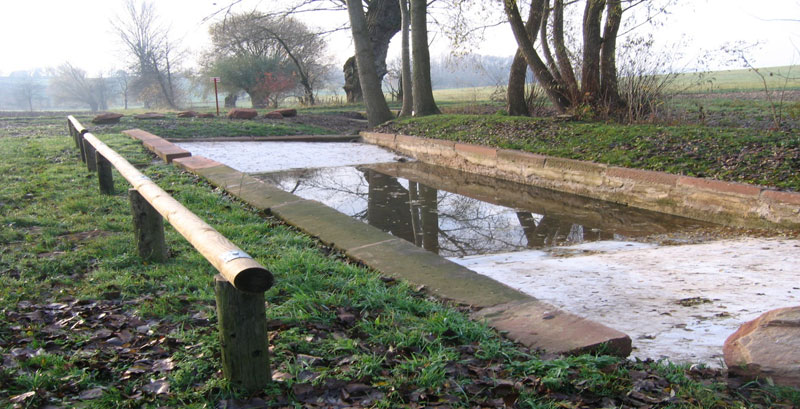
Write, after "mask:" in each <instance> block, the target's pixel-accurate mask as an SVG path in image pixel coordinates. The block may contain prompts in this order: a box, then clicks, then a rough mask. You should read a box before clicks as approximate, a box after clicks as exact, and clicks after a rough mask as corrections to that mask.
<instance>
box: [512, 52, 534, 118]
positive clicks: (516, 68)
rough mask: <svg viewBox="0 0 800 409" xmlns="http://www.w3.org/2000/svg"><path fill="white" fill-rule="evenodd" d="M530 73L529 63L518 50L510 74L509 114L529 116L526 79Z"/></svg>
mask: <svg viewBox="0 0 800 409" xmlns="http://www.w3.org/2000/svg"><path fill="white" fill-rule="evenodd" d="M527 75H528V63H527V62H525V56H524V55H522V51H520V50H517V53H516V54H515V55H514V61H513V62H512V63H511V72H509V74H508V90H506V92H507V94H506V97H507V99H508V106H507V107H506V108H507V110H508V114H509V115H511V116H529V115H530V114H531V113H530V112H529V111H528V103H527V101H526V100H525V79H526V77H527Z"/></svg>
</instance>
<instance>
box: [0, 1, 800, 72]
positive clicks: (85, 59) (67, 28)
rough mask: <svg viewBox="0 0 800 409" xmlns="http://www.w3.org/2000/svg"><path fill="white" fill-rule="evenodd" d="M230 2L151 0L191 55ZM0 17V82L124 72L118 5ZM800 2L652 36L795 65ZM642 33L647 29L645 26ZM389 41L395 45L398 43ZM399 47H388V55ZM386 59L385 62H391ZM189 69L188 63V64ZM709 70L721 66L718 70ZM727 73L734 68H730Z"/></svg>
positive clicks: (488, 48)
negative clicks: (56, 73)
mask: <svg viewBox="0 0 800 409" xmlns="http://www.w3.org/2000/svg"><path fill="white" fill-rule="evenodd" d="M279 1H280V0H242V2H241V3H240V5H239V7H240V10H241V9H252V8H256V7H258V8H262V9H263V8H265V7H267V6H268V5H270V4H275V3H277V2H279ZM229 2H230V1H229V0H156V1H155V2H154V4H155V8H156V11H157V13H158V14H159V16H160V18H161V20H162V23H163V24H165V25H168V26H169V27H170V30H171V33H172V35H173V37H174V38H176V39H179V40H181V42H182V44H183V46H184V47H185V48H187V49H188V50H189V51H192V52H197V51H200V50H202V49H203V48H204V47H206V46H207V45H208V41H209V40H208V34H207V33H208V25H209V22H203V19H204V18H206V17H209V16H211V15H213V14H214V12H216V11H218V10H220V9H221V8H223V7H224V6H226V5H227V4H229ZM4 3H5V4H4V5H3V13H2V15H1V16H0V38H2V39H3V41H2V42H0V56H3V57H2V59H1V60H0V76H4V75H9V74H10V73H12V72H14V71H20V70H32V69H35V68H47V67H57V66H59V65H61V64H63V63H65V62H70V63H71V64H73V65H74V66H77V67H80V68H82V69H85V70H86V71H87V72H89V74H90V75H96V74H99V73H107V72H109V71H112V70H116V69H121V68H124V67H125V65H126V64H125V54H124V53H123V52H122V46H121V44H120V42H119V40H118V38H117V36H116V34H115V33H114V28H113V23H112V20H113V19H114V17H115V16H120V15H123V8H124V4H125V1H124V0H71V1H64V0H17V1H9V0H6V1H5V2H4ZM303 18H304V19H307V23H308V24H309V25H311V26H318V27H323V28H330V27H333V26H336V25H339V24H342V23H343V22H346V14H345V13H343V12H331V13H326V14H321V15H316V16H312V13H307V14H303ZM791 19H794V20H800V0H761V1H758V2H753V1H752V0H678V4H677V5H675V6H673V7H672V8H671V14H670V15H669V16H667V17H666V20H665V21H666V23H667V24H665V25H664V26H662V27H660V28H658V29H655V30H652V32H653V35H654V36H655V37H656V39H657V40H658V43H657V44H661V45H662V46H663V45H667V44H671V43H675V42H676V41H677V40H678V39H681V38H683V39H684V43H683V45H682V46H681V50H682V53H681V54H682V58H683V59H684V60H685V61H686V62H685V63H682V64H681V65H683V66H692V65H693V64H694V60H695V59H696V58H697V56H699V55H702V54H703V53H705V51H707V50H717V49H719V48H721V47H722V46H723V44H725V43H733V42H737V41H747V42H751V43H752V42H755V41H758V45H757V46H756V47H754V48H752V49H751V50H750V58H751V60H752V62H753V65H755V66H759V67H766V66H777V65H792V64H800V51H798V50H800V21H783V20H791ZM645 29H647V28H645ZM432 39H433V44H432V48H433V50H432V54H433V55H434V56H436V55H441V54H444V53H447V52H448V49H449V47H448V43H447V40H446V39H445V38H444V36H441V35H434V36H432ZM394 42H399V40H396V41H394ZM329 48H330V53H331V55H332V56H333V57H334V59H335V60H336V65H337V66H338V65H341V64H342V63H343V62H344V60H345V59H346V58H347V57H348V56H349V55H351V54H352V51H351V50H352V41H351V40H350V37H349V35H348V33H347V32H340V33H337V34H334V35H332V36H331V37H330V40H329ZM397 48H398V47H396V46H394V45H393V47H392V51H390V53H394V52H396V51H395V50H397ZM515 50H516V43H515V42H514V39H513V36H512V35H511V32H510V29H509V28H508V26H507V24H503V25H501V26H499V27H496V28H493V29H491V30H490V31H488V32H487V33H486V37H485V40H484V41H483V42H482V45H481V46H480V47H479V48H477V49H476V51H477V52H479V53H482V54H487V55H499V56H510V55H513V53H514V51H515ZM390 58H391V56H390ZM187 65H189V66H192V65H193V62H192V61H191V60H190V61H189V62H188V64H187ZM714 68H722V67H721V66H720V64H716V66H714ZM730 68H733V67H730Z"/></svg>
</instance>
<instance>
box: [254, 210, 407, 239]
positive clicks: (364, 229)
mask: <svg viewBox="0 0 800 409" xmlns="http://www.w3.org/2000/svg"><path fill="white" fill-rule="evenodd" d="M270 211H271V212H272V214H274V215H275V216H278V217H280V218H281V219H283V220H284V221H285V222H287V223H289V224H291V225H292V226H295V227H297V228H298V229H300V230H302V231H304V232H305V233H308V234H310V235H312V236H314V237H317V238H319V239H320V240H321V241H322V242H323V243H325V244H328V245H330V246H334V247H337V248H340V249H352V248H358V247H362V246H366V245H369V244H375V243H379V242H382V241H386V240H390V239H393V237H394V236H391V235H389V234H387V233H384V232H383V231H382V230H380V229H378V228H376V227H373V226H370V225H368V224H366V223H363V222H360V221H358V220H355V219H353V218H352V217H350V216H347V215H346V214H343V213H340V212H338V211H336V210H334V209H332V208H330V207H328V206H325V205H324V204H322V203H320V202H317V201H314V200H304V199H301V200H298V201H295V202H292V203H287V204H283V205H278V206H273V207H272V208H271V209H270Z"/></svg>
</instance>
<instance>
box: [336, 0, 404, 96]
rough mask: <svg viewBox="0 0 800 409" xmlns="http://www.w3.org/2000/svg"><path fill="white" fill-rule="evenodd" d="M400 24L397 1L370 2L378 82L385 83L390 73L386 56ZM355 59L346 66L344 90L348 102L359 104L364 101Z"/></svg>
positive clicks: (369, 24)
mask: <svg viewBox="0 0 800 409" xmlns="http://www.w3.org/2000/svg"><path fill="white" fill-rule="evenodd" d="M400 23H401V16H400V5H399V3H398V1H397V0H371V1H370V2H369V5H368V7H367V13H366V24H367V30H368V31H369V40H370V43H371V46H372V53H373V55H374V57H375V72H376V73H377V74H378V81H383V77H384V76H385V75H386V73H387V72H388V70H387V69H386V54H387V53H388V52H389V42H390V41H391V40H392V37H394V35H395V34H397V32H398V31H400ZM353 58H354V59H353V62H352V63H350V60H348V63H345V66H344V76H345V85H344V90H345V93H346V94H347V101H348V102H359V101H361V100H362V98H363V94H362V91H361V84H360V83H359V82H358V72H357V69H358V68H357V67H356V64H355V57H353Z"/></svg>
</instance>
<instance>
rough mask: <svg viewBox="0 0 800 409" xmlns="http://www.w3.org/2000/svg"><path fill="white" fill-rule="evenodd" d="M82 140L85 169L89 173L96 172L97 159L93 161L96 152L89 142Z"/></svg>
mask: <svg viewBox="0 0 800 409" xmlns="http://www.w3.org/2000/svg"><path fill="white" fill-rule="evenodd" d="M81 139H83V152H84V154H85V155H86V168H87V169H89V172H94V171H95V170H97V159H95V152H96V151H97V150H96V149H95V148H94V146H92V144H91V143H89V141H87V140H86V139H84V138H81Z"/></svg>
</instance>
